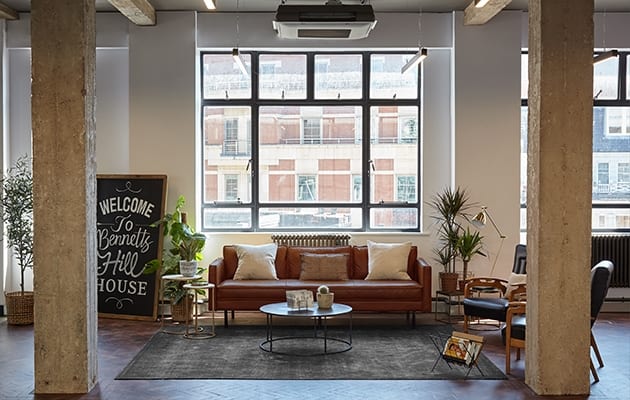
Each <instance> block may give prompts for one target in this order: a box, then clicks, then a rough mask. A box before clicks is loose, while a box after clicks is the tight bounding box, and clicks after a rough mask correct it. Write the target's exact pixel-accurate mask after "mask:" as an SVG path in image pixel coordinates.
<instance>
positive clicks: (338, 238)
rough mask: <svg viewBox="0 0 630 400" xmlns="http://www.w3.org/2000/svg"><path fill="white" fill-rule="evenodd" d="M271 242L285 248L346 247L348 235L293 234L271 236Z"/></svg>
mask: <svg viewBox="0 0 630 400" xmlns="http://www.w3.org/2000/svg"><path fill="white" fill-rule="evenodd" d="M271 240H273V241H274V243H276V244H278V245H286V246H313V247H335V246H348V245H349V244H350V235H348V234H347V233H338V234H329V233H294V234H273V235H271Z"/></svg>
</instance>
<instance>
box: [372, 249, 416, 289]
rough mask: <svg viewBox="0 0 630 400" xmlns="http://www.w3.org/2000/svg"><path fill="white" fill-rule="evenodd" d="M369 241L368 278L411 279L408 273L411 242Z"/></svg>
mask: <svg viewBox="0 0 630 400" xmlns="http://www.w3.org/2000/svg"><path fill="white" fill-rule="evenodd" d="M367 243H368V275H367V276H366V277H365V279H366V280H383V279H387V280H411V277H410V276H409V274H408V273H407V267H408V262H407V261H408V259H409V251H410V250H411V242H405V243H376V242H372V241H370V240H368V241H367Z"/></svg>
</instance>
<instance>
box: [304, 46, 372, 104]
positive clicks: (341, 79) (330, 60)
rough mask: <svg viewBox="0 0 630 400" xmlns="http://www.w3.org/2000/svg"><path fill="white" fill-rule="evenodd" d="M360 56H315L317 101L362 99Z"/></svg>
mask: <svg viewBox="0 0 630 400" xmlns="http://www.w3.org/2000/svg"><path fill="white" fill-rule="evenodd" d="M362 60H363V58H362V57H361V55H360V54H349V55H345V54H334V55H333V54H325V55H316V56H315V98H316V99H360V98H361V97H362V92H361V82H362Z"/></svg>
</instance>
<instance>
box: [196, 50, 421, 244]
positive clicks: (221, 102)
mask: <svg viewBox="0 0 630 400" xmlns="http://www.w3.org/2000/svg"><path fill="white" fill-rule="evenodd" d="M229 53H230V52H228V51H205V50H204V51H200V53H199V60H200V65H201V68H200V83H199V84H200V86H201V89H200V95H199V97H200V105H199V107H200V110H201V112H200V117H199V118H200V122H199V123H200V126H201V127H202V128H201V131H202V132H203V121H204V112H203V110H204V108H205V107H207V106H215V107H218V106H223V107H234V106H242V107H249V108H250V110H251V114H250V115H251V121H250V122H251V126H250V133H251V144H252V146H251V160H250V163H249V165H250V168H251V169H250V174H251V191H252V192H251V203H243V202H241V201H236V202H226V201H214V202H213V201H205V186H204V185H205V182H204V181H203V180H204V175H205V174H204V171H205V169H204V165H205V158H206V157H205V141H204V135H203V133H202V135H201V139H200V143H201V146H202V150H201V152H200V154H201V160H199V161H198V162H197V165H198V166H201V171H202V173H201V174H200V176H201V179H202V182H201V186H200V187H201V188H202V191H201V192H202V195H201V199H200V202H199V204H200V205H201V206H200V215H201V216H202V219H203V218H204V215H205V213H204V211H205V210H206V209H218V208H228V209H243V211H245V210H250V213H251V227H249V228H218V227H212V228H206V227H205V226H204V224H203V223H202V227H201V230H202V231H206V232H210V231H212V232H223V231H225V232H272V231H273V232H279V231H288V232H291V231H301V230H304V228H301V227H277V228H273V229H267V228H262V227H260V223H259V222H260V221H259V210H260V209H264V208H282V207H287V208H288V207H293V208H295V207H304V206H305V204H304V203H303V202H300V201H298V200H295V202H292V203H285V202H282V203H281V202H273V203H270V202H265V203H263V202H261V201H260V198H259V197H260V196H259V194H260V188H259V181H258V177H257V176H256V170H257V166H258V160H259V154H258V153H259V151H258V145H257V143H258V139H259V131H258V128H259V123H258V122H259V113H258V111H259V109H260V108H261V107H265V106H275V105H283V106H290V105H295V106H341V105H343V106H359V107H361V108H362V110H363V111H362V116H361V118H362V121H361V126H362V139H361V143H362V160H363V168H362V172H361V177H362V201H361V202H360V203H351V204H352V207H354V206H355V204H356V208H360V209H361V210H362V221H361V222H362V226H361V227H360V228H351V227H350V228H347V227H344V228H331V227H325V228H321V229H320V228H318V227H308V230H309V231H343V232H420V231H421V229H422V216H423V214H422V203H421V199H422V184H421V183H422V178H423V177H422V175H421V173H422V168H421V166H422V154H421V150H422V125H421V121H422V104H421V103H422V95H421V93H422V75H421V74H422V69H421V67H420V65H419V66H418V67H417V96H416V98H414V99H371V98H370V95H369V90H370V58H371V57H370V56H371V55H373V54H379V55H380V54H383V55H387V54H393V55H398V54H400V55H410V56H412V55H414V54H415V53H414V52H410V51H378V50H376V51H346V50H326V51H293V50H286V51H266V50H260V51H241V52H240V53H241V54H243V55H250V56H251V74H250V79H251V97H250V98H248V99H241V98H235V99H231V98H225V99H205V98H204V90H203V89H204V88H203V83H204V82H203V74H204V68H203V65H204V61H203V60H204V56H205V55H209V54H210V55H211V54H220V55H226V54H229ZM269 54H305V55H306V58H307V60H306V65H307V66H306V79H307V82H306V91H307V93H306V99H304V100H296V99H259V98H258V90H259V81H258V73H257V71H258V66H259V65H258V61H259V56H260V55H269ZM326 54H331V55H337V54H359V55H361V56H362V64H361V66H362V76H363V81H362V94H361V98H357V99H315V93H314V88H315V84H314V81H315V77H314V71H315V55H326ZM374 106H380V107H382V106H398V107H417V110H418V127H417V130H418V140H417V166H416V174H417V177H418V178H417V182H416V184H417V189H416V201H415V202H406V201H405V202H395V201H394V202H377V203H374V202H370V172H371V167H372V164H371V163H370V157H369V154H370V144H371V143H370V109H371V107H374ZM352 176H353V177H354V176H355V175H354V174H353V175H352ZM353 179H354V178H353ZM352 186H354V184H352ZM351 190H354V188H353V187H352V188H351ZM311 206H312V207H316V208H334V207H341V206H344V207H348V206H349V204H348V203H347V202H346V203H342V202H333V203H326V202H318V203H312V204H311ZM388 208H389V209H393V210H396V209H401V208H404V209H415V210H416V215H417V226H416V227H415V228H410V229H401V228H372V227H370V212H371V210H373V209H388Z"/></svg>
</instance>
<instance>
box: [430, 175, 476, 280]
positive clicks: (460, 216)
mask: <svg viewBox="0 0 630 400" xmlns="http://www.w3.org/2000/svg"><path fill="white" fill-rule="evenodd" d="M468 202H469V196H468V193H467V192H466V190H465V189H462V188H459V187H458V188H457V189H455V190H453V189H451V188H450V187H447V188H445V189H444V190H443V191H442V192H440V193H437V194H436V195H435V196H433V198H432V199H431V201H430V202H429V206H431V208H433V209H434V210H435V212H436V213H435V215H433V216H432V218H433V219H434V220H435V223H436V224H437V237H438V242H439V245H438V247H437V248H435V249H434V250H433V251H434V252H435V254H436V255H437V259H438V261H439V262H440V264H442V265H443V266H444V272H451V273H453V272H455V258H456V256H457V243H458V241H459V238H460V236H461V234H462V232H463V229H464V228H463V226H462V224H463V223H464V222H465V221H467V220H469V218H470V215H469V214H468V210H469V209H470V207H471V205H469V204H468Z"/></svg>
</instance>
